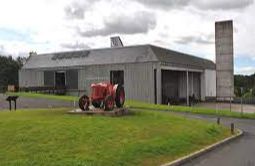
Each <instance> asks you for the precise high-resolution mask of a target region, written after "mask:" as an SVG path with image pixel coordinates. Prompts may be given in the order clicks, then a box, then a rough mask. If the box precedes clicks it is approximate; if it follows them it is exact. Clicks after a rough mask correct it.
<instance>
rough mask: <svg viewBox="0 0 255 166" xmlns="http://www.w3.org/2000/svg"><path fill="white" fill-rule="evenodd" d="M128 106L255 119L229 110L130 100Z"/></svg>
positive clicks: (247, 114)
mask: <svg viewBox="0 0 255 166" xmlns="http://www.w3.org/2000/svg"><path fill="white" fill-rule="evenodd" d="M125 105H126V106H129V107H131V108H137V109H147V110H148V109H149V110H159V111H173V112H188V113H194V114H204V115H217V116H225V117H234V118H247V119H255V113H243V114H241V113H238V112H230V111H229V110H218V111H217V110H215V109H210V108H202V107H187V106H168V105H160V104H157V105H155V104H149V103H145V102H140V101H133V100H129V101H126V103H125Z"/></svg>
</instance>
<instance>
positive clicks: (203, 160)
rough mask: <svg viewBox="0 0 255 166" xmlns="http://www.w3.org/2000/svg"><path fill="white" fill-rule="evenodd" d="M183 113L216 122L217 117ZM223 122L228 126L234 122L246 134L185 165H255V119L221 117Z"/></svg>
mask: <svg viewBox="0 0 255 166" xmlns="http://www.w3.org/2000/svg"><path fill="white" fill-rule="evenodd" d="M183 115H184V116H187V117H191V118H196V119H202V120H206V121H214V122H216V118H215V117H212V116H204V115H190V114H183ZM221 123H222V124H224V125H226V126H230V124H231V123H234V124H235V126H236V127H237V128H239V129H241V130H243V131H244V135H243V136H242V137H241V138H238V139H237V140H234V141H233V142H230V143H228V144H226V145H223V146H221V147H219V148H216V149H215V150H213V151H211V152H209V153H206V154H204V155H202V156H200V157H198V158H196V159H194V160H192V161H190V162H188V163H186V164H184V165H183V166H255V120H245V119H234V118H221Z"/></svg>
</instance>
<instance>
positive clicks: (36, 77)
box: [19, 70, 44, 87]
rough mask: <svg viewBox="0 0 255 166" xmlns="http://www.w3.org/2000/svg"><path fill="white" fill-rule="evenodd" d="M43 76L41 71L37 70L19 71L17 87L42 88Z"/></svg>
mask: <svg viewBox="0 0 255 166" xmlns="http://www.w3.org/2000/svg"><path fill="white" fill-rule="evenodd" d="M43 85H44V74H43V72H42V71H37V70H20V71H19V86H20V87H29V86H30V87H31V86H43Z"/></svg>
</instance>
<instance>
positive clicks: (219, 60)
mask: <svg viewBox="0 0 255 166" xmlns="http://www.w3.org/2000/svg"><path fill="white" fill-rule="evenodd" d="M215 48H216V86H217V90H216V95H217V99H219V100H229V99H227V98H230V97H233V96H234V67H233V66H234V65H233V64H234V58H233V54H234V48H233V21H232V20H228V21H220V22H216V23H215Z"/></svg>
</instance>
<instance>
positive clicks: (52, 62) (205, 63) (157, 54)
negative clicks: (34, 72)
mask: <svg viewBox="0 0 255 166" xmlns="http://www.w3.org/2000/svg"><path fill="white" fill-rule="evenodd" d="M160 61H161V62H169V63H176V64H181V65H193V66H196V67H199V68H213V69H214V68H215V65H214V63H213V62H212V61H209V60H205V59H202V58H198V57H194V56H190V55H186V54H183V53H179V52H175V51H171V50H168V49H164V48H160V47H156V46H152V45H139V46H128V47H120V48H104V49H91V50H83V51H72V52H59V53H49V54H39V55H32V56H30V58H29V59H28V61H27V63H26V64H25V65H24V66H23V69H39V68H56V67H72V66H77V67H78V66H87V65H104V64H123V63H139V62H160Z"/></svg>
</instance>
